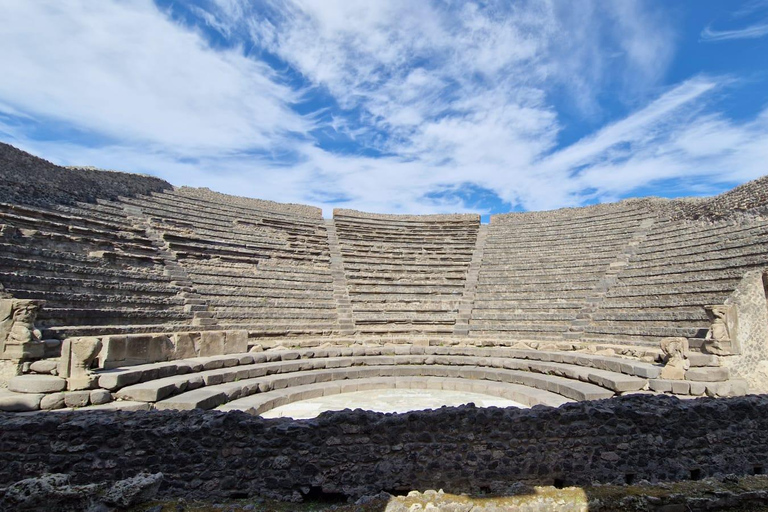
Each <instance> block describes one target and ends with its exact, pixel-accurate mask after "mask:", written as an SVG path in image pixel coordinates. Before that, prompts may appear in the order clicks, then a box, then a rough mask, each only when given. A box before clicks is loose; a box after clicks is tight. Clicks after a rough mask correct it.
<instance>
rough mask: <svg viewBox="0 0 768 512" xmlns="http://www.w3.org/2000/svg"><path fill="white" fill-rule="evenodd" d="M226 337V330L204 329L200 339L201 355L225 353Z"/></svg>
mask: <svg viewBox="0 0 768 512" xmlns="http://www.w3.org/2000/svg"><path fill="white" fill-rule="evenodd" d="M225 338H226V333H225V332H224V331H203V333H202V337H201V339H200V357H206V356H219V355H222V354H224V343H225Z"/></svg>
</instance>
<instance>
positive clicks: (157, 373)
mask: <svg viewBox="0 0 768 512" xmlns="http://www.w3.org/2000/svg"><path fill="white" fill-rule="evenodd" d="M705 359H707V358H706V357H704V356H702V357H701V358H698V359H697V358H692V360H691V362H692V368H691V369H690V370H689V371H688V372H686V374H685V375H686V378H685V380H682V381H669V380H667V379H660V378H659V375H660V372H661V366H659V365H655V364H649V363H646V362H641V361H638V360H635V359H629V358H622V357H615V356H604V355H597V354H587V353H580V352H558V351H542V350H529V349H514V348H475V347H445V346H433V347H429V346H414V345H394V346H361V345H354V346H330V347H314V348H303V349H289V350H286V349H282V350H269V351H265V352H250V353H235V354H230V355H219V356H209V357H198V358H191V359H182V360H176V361H168V362H164V363H162V362H161V363H155V364H144V365H137V366H130V367H124V368H115V369H112V370H104V371H101V372H99V373H98V384H99V386H100V387H101V388H103V389H105V390H107V391H109V392H110V393H112V396H113V397H114V398H117V399H121V400H125V401H126V404H125V406H126V407H131V408H133V407H135V403H136V402H146V403H148V404H154V405H153V406H152V405H150V406H148V407H147V408H149V407H154V408H157V409H190V408H213V407H216V406H219V405H221V404H225V403H228V402H229V405H228V406H226V407H224V409H227V408H229V409H231V408H235V407H242V405H243V403H245V402H237V401H238V400H240V399H244V398H246V397H248V396H251V395H254V394H259V395H261V396H260V397H258V398H255V399H249V400H255V401H256V402H259V401H260V400H262V399H264V400H267V401H268V400H271V399H272V398H273V397H276V396H281V395H279V394H276V395H269V393H273V392H275V391H283V390H292V391H291V393H298V394H297V395H296V396H297V397H303V398H308V397H309V395H307V394H304V393H303V392H304V391H307V390H308V388H304V386H315V385H320V387H324V385H325V384H327V383H332V382H336V383H338V384H344V387H343V390H344V391H345V392H346V391H350V390H353V389H366V388H365V387H359V386H358V387H357V388H355V385H350V386H347V384H348V382H347V381H350V380H360V379H382V378H384V379H393V378H394V379H395V381H397V380H398V379H413V378H418V379H422V378H425V377H426V378H439V379H450V380H451V385H452V386H454V387H445V386H447V384H445V385H444V384H443V381H442V380H438V381H434V380H433V381H431V382H432V386H435V389H456V387H455V386H457V385H459V384H458V382H457V381H455V379H461V380H462V381H463V383H462V384H461V386H472V387H473V388H475V389H478V390H480V389H483V390H484V391H481V392H486V393H491V394H494V395H496V396H506V395H504V394H503V393H501V391H502V390H503V389H505V387H504V386H497V385H496V384H492V383H502V384H514V385H515V386H518V385H521V386H524V387H526V388H528V389H529V390H530V392H531V393H533V394H534V395H535V396H539V397H542V396H544V397H548V398H549V399H550V400H551V399H554V397H552V396H550V395H542V394H540V393H538V392H537V391H535V390H536V389H538V390H544V391H546V392H547V393H554V394H557V395H560V399H559V400H560V401H559V403H564V401H567V400H568V399H571V400H593V399H600V398H609V397H611V396H614V395H615V394H617V393H619V394H624V393H633V392H651V391H652V392H672V393H676V394H690V395H694V396H700V395H704V394H708V395H710V396H721V395H722V396H730V395H735V394H743V393H744V392H745V385H744V383H743V382H742V381H739V380H733V379H731V380H729V378H728V371H727V369H725V368H717V367H702V366H700V365H706V364H712V362H713V361H710V360H709V359H711V358H709V359H707V360H706V361H705ZM714 363H716V361H714ZM689 377H690V378H689ZM26 379H29V380H30V381H34V380H35V378H34V377H33V376H29V377H23V378H20V379H19V383H14V384H13V386H12V387H13V391H17V392H18V391H21V392H22V394H23V393H28V394H30V396H27V397H26V398H27V400H26V401H23V400H22V401H19V400H18V398H19V396H20V395H18V393H17V394H16V397H15V398H16V400H15V402H14V396H13V392H11V393H10V394H9V393H6V395H8V396H5V395H4V396H2V397H0V407H4V406H5V405H4V404H11V406H12V407H15V406H20V405H19V404H20V403H21V402H24V403H26V402H27V401H35V400H36V401H37V406H34V404H33V406H30V407H29V408H30V409H35V408H38V407H40V404H46V406H52V407H64V406H67V405H68V404H70V403H76V401H75V400H74V399H75V398H77V397H75V396H74V394H73V395H72V397H68V399H67V400H65V399H63V398H62V399H61V400H53V398H56V397H55V396H53V395H52V396H51V399H46V400H45V401H43V397H44V396H45V395H40V396H38V395H34V396H31V395H33V394H34V393H38V394H39V393H40V392H39V391H37V387H36V385H35V386H32V387H30V386H26V385H24V384H23V383H21V380H25V382H26ZM358 384H359V385H362V386H367V385H369V384H366V383H365V382H363V381H360V382H359V383H358ZM400 385H401V386H406V384H405V383H401V384H400ZM414 385H415V384H414ZM437 386H439V387H437ZM46 389H47V388H46ZM58 389H61V388H60V387H57V388H56V389H52V392H54V393H59V392H58V391H57V390H58ZM370 389H379V388H378V387H376V388H370ZM506 389H510V388H506ZM649 390H650V391H649ZM517 391H518V392H521V391H523V390H519V389H518V390H517ZM333 392H339V391H338V390H337V391H333ZM74 393H75V394H76V393H78V392H74ZM89 393H90V395H89ZM81 394H83V393H81ZM65 395H68V394H67V393H65ZM78 396H79V395H78ZM88 396H90V397H94V396H100V395H98V394H97V392H94V391H91V392H89V391H86V392H84V395H83V397H81V399H84V402H83V403H80V405H87V403H88V400H89V399H88ZM316 396H320V395H316ZM303 398H297V399H303ZM33 399H35V400H33ZM281 400H282V399H281ZM246 402H247V401H246ZM100 403H103V397H102V398H100ZM283 403H284V402H283ZM524 403H527V402H524ZM530 403H547V404H549V405H557V404H558V403H557V400H556V401H555V402H551V401H546V402H530ZM14 404H15V405H14ZM111 408H120V403H119V402H118V403H116V404H115V405H114V406H112V407H111ZM242 408H244V409H249V408H250V406H249V407H242ZM88 409H89V408H85V409H83V410H88ZM101 409H103V408H102V407H99V408H96V407H94V408H93V410H101ZM263 411H264V410H263V409H258V410H257V411H256V412H263Z"/></svg>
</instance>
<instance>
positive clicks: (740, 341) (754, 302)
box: [720, 270, 768, 393]
mask: <svg viewBox="0 0 768 512" xmlns="http://www.w3.org/2000/svg"><path fill="white" fill-rule="evenodd" d="M763 275H764V271H763V270H753V271H751V272H748V273H747V274H745V275H744V277H743V278H742V280H741V282H740V283H739V285H738V286H737V287H736V290H735V291H734V292H733V294H732V295H731V296H730V297H729V298H728V300H726V301H725V303H726V304H733V305H735V306H736V308H737V311H738V313H737V314H738V329H737V332H736V341H737V346H738V347H739V349H740V355H735V356H722V357H721V358H720V362H721V364H722V365H723V366H725V367H727V368H729V369H730V371H731V375H733V376H734V377H740V378H744V379H746V380H747V382H748V383H749V389H750V390H751V391H752V392H755V393H765V392H766V391H768V303H767V302H766V296H765V287H764V283H763Z"/></svg>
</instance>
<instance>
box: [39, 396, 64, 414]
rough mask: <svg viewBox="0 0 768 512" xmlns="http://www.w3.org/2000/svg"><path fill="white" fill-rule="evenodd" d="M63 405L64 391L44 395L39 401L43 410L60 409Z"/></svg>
mask: <svg viewBox="0 0 768 512" xmlns="http://www.w3.org/2000/svg"><path fill="white" fill-rule="evenodd" d="M64 406H65V403H64V393H61V392H60V393H50V394H47V395H44V396H43V399H42V400H41V401H40V409H43V410H44V411H48V410H51V409H62V408H64Z"/></svg>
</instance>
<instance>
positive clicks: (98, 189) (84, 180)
mask: <svg viewBox="0 0 768 512" xmlns="http://www.w3.org/2000/svg"><path fill="white" fill-rule="evenodd" d="M169 188H172V186H171V184H170V183H168V182H167V181H164V180H161V179H160V178H155V177H153V176H145V175H141V174H130V173H126V172H116V171H98V170H93V169H83V168H64V167H60V166H58V165H54V164H52V163H50V162H48V161H46V160H43V159H42V158H38V157H36V156H33V155H30V154H29V153H25V152H23V151H21V150H18V149H16V148H14V147H13V146H10V145H8V144H3V143H0V202H5V203H13V204H35V205H47V204H73V203H75V202H77V201H84V202H95V201H96V199H117V198H118V196H135V195H139V194H149V193H151V192H160V191H162V190H165V189H169Z"/></svg>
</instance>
